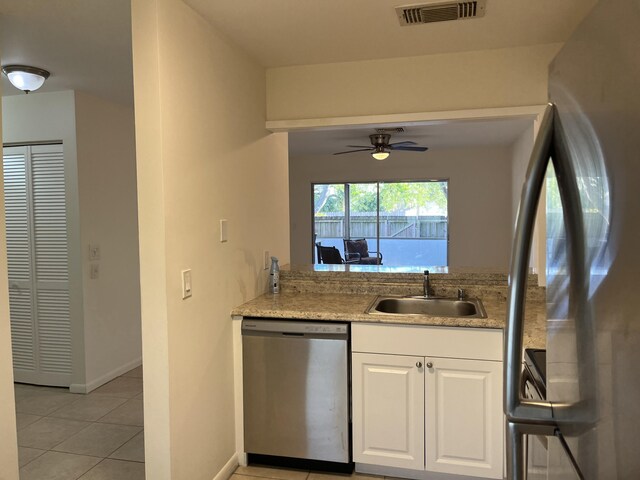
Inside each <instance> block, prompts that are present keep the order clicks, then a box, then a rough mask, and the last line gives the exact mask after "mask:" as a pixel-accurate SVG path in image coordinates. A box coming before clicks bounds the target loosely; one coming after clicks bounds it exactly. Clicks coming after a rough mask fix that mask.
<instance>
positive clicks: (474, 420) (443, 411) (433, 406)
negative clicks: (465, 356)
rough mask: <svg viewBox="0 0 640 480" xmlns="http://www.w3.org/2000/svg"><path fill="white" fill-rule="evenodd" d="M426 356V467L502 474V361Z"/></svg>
mask: <svg viewBox="0 0 640 480" xmlns="http://www.w3.org/2000/svg"><path fill="white" fill-rule="evenodd" d="M426 361H427V364H428V365H432V368H429V369H427V371H426V380H425V387H426V388H425V403H426V443H427V449H426V469H427V470H428V471H431V472H439V473H454V474H460V475H471V476H482V477H486V478H502V469H503V458H502V450H503V433H502V432H503V429H504V421H503V417H502V363H500V362H495V361H482V360H460V359H457V358H427V359H426Z"/></svg>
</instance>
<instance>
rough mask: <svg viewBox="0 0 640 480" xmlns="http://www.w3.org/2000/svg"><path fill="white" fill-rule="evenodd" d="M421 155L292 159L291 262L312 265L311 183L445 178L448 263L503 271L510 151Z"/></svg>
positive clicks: (508, 235)
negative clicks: (447, 188)
mask: <svg viewBox="0 0 640 480" xmlns="http://www.w3.org/2000/svg"><path fill="white" fill-rule="evenodd" d="M426 155H427V156H426V157H424V156H421V155H415V156H411V154H404V155H403V154H402V153H401V152H396V153H394V154H393V155H392V156H391V157H389V159H388V160H385V161H382V162H379V161H376V160H373V159H372V158H371V156H370V155H368V154H362V155H352V156H351V157H350V158H349V159H345V157H334V156H309V157H295V158H293V157H292V158H291V159H290V162H289V172H290V180H289V182H290V184H289V191H290V205H291V207H290V208H291V261H292V263H310V262H311V261H312V257H311V251H312V250H311V246H312V240H311V232H312V225H311V215H312V205H311V198H312V194H311V184H312V183H318V182H348V181H375V180H426V179H449V238H450V244H449V265H451V266H464V267H498V268H502V269H506V268H507V266H508V263H509V252H510V250H511V149H510V148H508V147H475V148H459V149H445V150H440V149H434V150H429V152H428V153H427V154H426ZM479 253H480V254H479ZM383 254H384V252H383Z"/></svg>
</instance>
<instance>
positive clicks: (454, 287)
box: [280, 265, 545, 302]
mask: <svg viewBox="0 0 640 480" xmlns="http://www.w3.org/2000/svg"><path fill="white" fill-rule="evenodd" d="M327 267H329V268H327ZM418 270H419V269H418ZM422 281H423V275H422V273H413V272H409V273H406V272H397V271H393V269H385V268H384V267H377V266H372V267H368V268H363V267H362V266H358V268H357V269H354V268H353V267H350V266H343V265H335V266H333V265H331V266H329V265H300V266H298V265H293V266H288V265H286V266H284V267H283V268H282V270H281V272H280V287H281V289H282V291H283V292H287V293H294V292H299V293H347V294H348V293H353V294H371V295H422V293H423V287H422ZM430 284H431V290H432V293H433V294H434V295H436V296H440V297H456V296H457V292H458V289H459V288H463V289H464V290H465V293H466V295H467V296H468V297H476V298H480V299H492V300H498V301H506V300H507V288H508V275H507V274H506V273H502V272H496V271H490V270H482V269H464V268H441V267H439V268H436V269H430ZM528 285H529V287H528V289H527V300H531V301H542V302H544V299H545V288H544V287H539V286H538V276H537V275H536V274H533V273H532V274H530V275H529V278H528Z"/></svg>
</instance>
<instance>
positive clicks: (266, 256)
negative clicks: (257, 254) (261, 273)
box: [262, 250, 271, 270]
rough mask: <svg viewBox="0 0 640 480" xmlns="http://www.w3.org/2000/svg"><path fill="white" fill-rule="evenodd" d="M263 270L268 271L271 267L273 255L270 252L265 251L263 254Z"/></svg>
mask: <svg viewBox="0 0 640 480" xmlns="http://www.w3.org/2000/svg"><path fill="white" fill-rule="evenodd" d="M262 258H263V261H262V268H263V269H265V270H267V269H268V268H269V267H270V266H271V255H269V250H265V251H264V252H263V254H262Z"/></svg>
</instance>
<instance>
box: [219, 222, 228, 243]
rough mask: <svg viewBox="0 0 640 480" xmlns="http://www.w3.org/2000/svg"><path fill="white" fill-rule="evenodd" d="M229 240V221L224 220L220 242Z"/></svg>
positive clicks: (221, 224) (221, 226)
mask: <svg viewBox="0 0 640 480" xmlns="http://www.w3.org/2000/svg"><path fill="white" fill-rule="evenodd" d="M228 239H229V232H228V227H227V220H226V219H224V218H223V219H221V220H220V241H221V242H226V241H227V240H228Z"/></svg>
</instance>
